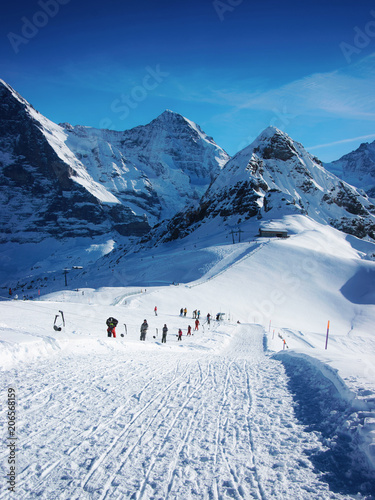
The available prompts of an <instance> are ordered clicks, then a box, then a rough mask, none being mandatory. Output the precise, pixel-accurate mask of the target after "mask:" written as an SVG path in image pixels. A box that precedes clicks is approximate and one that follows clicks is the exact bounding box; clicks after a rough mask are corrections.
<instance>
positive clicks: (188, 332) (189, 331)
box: [186, 325, 191, 335]
mask: <svg viewBox="0 0 375 500" xmlns="http://www.w3.org/2000/svg"><path fill="white" fill-rule="evenodd" d="M186 335H191V326H190V325H189V326H188V331H187V334H186Z"/></svg>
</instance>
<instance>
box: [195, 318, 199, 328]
mask: <svg viewBox="0 0 375 500" xmlns="http://www.w3.org/2000/svg"><path fill="white" fill-rule="evenodd" d="M198 328H199V319H198V318H197V319H196V320H195V328H194V330H198Z"/></svg>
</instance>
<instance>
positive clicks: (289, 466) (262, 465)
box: [0, 325, 352, 500]
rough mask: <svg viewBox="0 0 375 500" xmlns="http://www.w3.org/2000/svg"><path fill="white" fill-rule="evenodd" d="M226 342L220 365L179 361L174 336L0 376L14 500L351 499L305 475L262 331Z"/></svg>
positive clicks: (194, 358)
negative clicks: (10, 437) (14, 423)
mask: <svg viewBox="0 0 375 500" xmlns="http://www.w3.org/2000/svg"><path fill="white" fill-rule="evenodd" d="M233 335H234V336H233V339H232V341H231V343H230V345H229V347H228V349H226V350H225V351H224V352H223V353H222V354H221V355H219V354H217V353H216V354H214V353H213V351H211V350H208V349H207V350H204V349H201V350H199V351H198V350H195V351H192V350H189V351H187V350H185V349H177V348H176V345H177V344H176V340H175V338H174V336H172V335H171V336H170V337H169V338H168V343H167V344H166V345H163V346H159V345H157V344H156V343H152V344H151V343H150V339H148V342H146V343H145V344H142V345H143V346H144V347H143V350H142V349H140V350H138V351H136V352H131V353H126V352H119V353H118V354H115V355H112V354H109V353H108V352H106V353H100V354H99V353H97V352H96V353H87V354H73V355H67V354H65V355H63V354H61V355H58V356H56V357H53V358H51V359H49V360H46V361H43V362H38V363H35V364H32V365H31V366H30V365H29V366H28V367H24V366H23V367H20V368H19V369H14V370H11V371H9V372H6V374H5V376H6V383H7V384H8V386H9V385H11V386H15V387H16V389H17V401H18V419H19V421H18V430H17V432H18V438H19V443H18V471H19V473H18V477H17V498H22V499H23V500H25V499H29V498H41V499H48V500H52V499H77V500H78V499H80V500H82V499H112V498H115V499H126V498H129V499H155V500H156V499H158V500H159V499H181V500H182V499H184V500H187V499H224V498H234V499H253V498H254V499H262V500H265V499H319V500H321V499H331V498H340V499H342V498H352V497H348V496H343V495H340V494H337V493H333V492H330V491H329V487H328V485H327V484H326V483H324V482H323V481H322V480H321V479H320V478H319V477H318V476H317V474H316V473H315V472H314V470H313V467H312V465H311V463H310V461H309V459H308V453H309V452H311V451H312V450H313V449H316V448H319V447H320V448H321V447H322V445H321V444H320V443H319V441H318V438H317V436H316V435H315V434H314V433H307V432H305V431H304V428H303V426H302V425H301V424H299V423H298V421H297V420H296V418H295V416H294V410H293V400H292V396H291V395H290V393H289V392H288V388H287V377H286V375H285V371H284V368H283V365H282V364H281V363H280V362H279V361H276V360H272V359H270V358H268V357H266V356H265V355H264V353H263V329H262V328H261V327H257V326H254V325H253V326H249V325H243V326H238V327H237V329H236V331H235V333H234V334H233ZM108 341H114V339H108ZM171 346H173V348H172V347H171ZM150 349H153V350H154V351H155V352H154V353H153V355H152V356H151V355H150ZM186 351H187V352H186ZM3 455H4V456H2V457H1V462H2V463H4V458H5V454H3ZM0 498H8V492H6V491H5V489H4V488H3V489H2V493H1V494H0Z"/></svg>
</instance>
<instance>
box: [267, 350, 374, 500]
mask: <svg viewBox="0 0 375 500" xmlns="http://www.w3.org/2000/svg"><path fill="white" fill-rule="evenodd" d="M275 357H276V358H277V355H276V356H275ZM278 359H280V360H281V361H282V362H283V364H284V367H285V371H286V373H287V375H288V378H289V390H290V391H291V393H292V394H293V399H294V401H295V415H296V417H297V418H298V420H299V421H300V422H301V423H302V424H303V425H305V426H306V430H307V431H309V432H316V433H317V434H318V436H319V439H320V441H321V442H322V444H323V446H324V448H325V449H321V448H319V449H313V450H309V451H307V452H306V453H307V455H308V456H309V459H310V461H311V463H312V464H313V465H314V467H315V469H316V471H319V472H320V475H321V479H322V480H324V481H326V482H327V483H328V484H329V487H330V489H331V491H334V492H335V493H341V494H346V495H356V494H357V493H361V494H362V495H364V496H365V498H366V499H367V500H373V499H375V474H374V472H373V471H370V470H369V468H368V464H367V462H366V459H365V457H364V455H363V454H362V453H361V452H360V451H359V450H358V447H357V446H356V445H357V440H358V435H357V428H356V427H354V428H353V427H349V429H348V425H347V421H348V419H349V420H350V414H351V413H353V409H352V408H351V407H350V405H349V404H348V403H347V402H346V401H344V400H343V399H342V398H341V397H340V396H339V394H338V392H337V389H336V387H335V386H334V385H333V383H332V382H331V381H330V380H328V379H327V378H326V377H324V376H323V375H322V374H321V373H320V372H319V371H318V370H317V369H314V368H313V367H312V365H310V364H309V363H308V362H306V361H304V360H302V359H299V358H296V357H289V356H282V357H278Z"/></svg>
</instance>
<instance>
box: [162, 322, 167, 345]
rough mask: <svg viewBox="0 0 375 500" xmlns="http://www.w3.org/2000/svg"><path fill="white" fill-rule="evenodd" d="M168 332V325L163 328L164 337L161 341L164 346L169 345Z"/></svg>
mask: <svg viewBox="0 0 375 500" xmlns="http://www.w3.org/2000/svg"><path fill="white" fill-rule="evenodd" d="M167 332H168V328H167V325H164V326H163V337H162V339H161V342H162V344H163V343H164V344H166V343H167Z"/></svg>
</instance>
